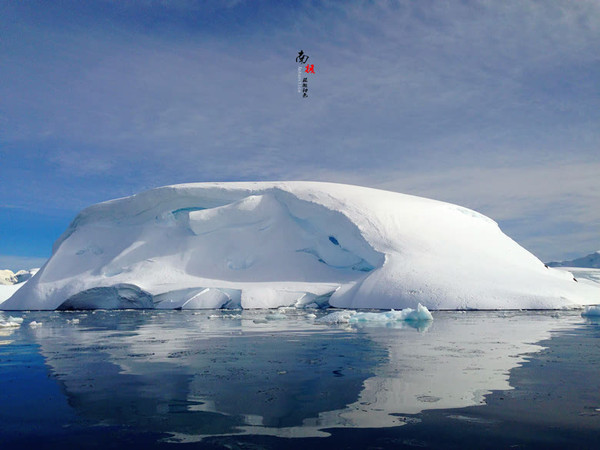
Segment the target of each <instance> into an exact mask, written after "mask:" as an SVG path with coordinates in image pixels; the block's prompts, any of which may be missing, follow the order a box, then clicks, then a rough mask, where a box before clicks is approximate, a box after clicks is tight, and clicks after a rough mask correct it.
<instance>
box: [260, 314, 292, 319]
mask: <svg viewBox="0 0 600 450" xmlns="http://www.w3.org/2000/svg"><path fill="white" fill-rule="evenodd" d="M265 319H267V320H285V319H287V316H286V315H285V314H281V313H270V314H267V315H266V316H265Z"/></svg>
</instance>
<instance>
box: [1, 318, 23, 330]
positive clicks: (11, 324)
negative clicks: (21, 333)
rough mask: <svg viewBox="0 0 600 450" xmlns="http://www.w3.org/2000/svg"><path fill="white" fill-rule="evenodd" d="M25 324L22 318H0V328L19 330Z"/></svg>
mask: <svg viewBox="0 0 600 450" xmlns="http://www.w3.org/2000/svg"><path fill="white" fill-rule="evenodd" d="M22 323H23V319H22V318H20V317H12V316H8V318H6V319H4V318H3V317H2V316H0V328H18V327H20V326H21V324H22Z"/></svg>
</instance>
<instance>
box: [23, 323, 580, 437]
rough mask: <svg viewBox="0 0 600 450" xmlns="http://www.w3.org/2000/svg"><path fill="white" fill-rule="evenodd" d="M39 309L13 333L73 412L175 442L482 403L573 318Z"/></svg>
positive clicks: (393, 419)
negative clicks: (422, 324) (390, 319)
mask: <svg viewBox="0 0 600 450" xmlns="http://www.w3.org/2000/svg"><path fill="white" fill-rule="evenodd" d="M38 314H41V313H38ZM44 314H46V317H44V318H42V319H39V318H35V319H33V318H32V319H31V320H38V321H40V320H41V321H43V322H44V325H43V326H42V327H39V328H35V329H31V328H29V327H27V326H26V325H25V324H24V325H23V327H22V328H21V329H20V330H19V333H26V334H30V335H31V336H32V337H34V338H35V340H36V341H37V343H38V344H39V346H40V351H41V353H42V355H43V356H44V358H45V359H46V364H47V365H48V366H49V368H50V371H51V372H52V376H53V377H54V378H55V379H57V380H58V382H59V383H60V384H61V386H62V389H63V391H64V393H65V395H66V396H67V398H68V402H69V405H71V407H73V408H74V409H75V410H76V412H77V414H78V415H79V416H80V417H83V418H86V419H88V420H92V421H94V422H96V423H101V424H116V425H127V426H132V427H136V428H138V429H142V430H151V431H162V432H168V433H170V434H171V435H172V436H173V439H175V440H197V439H200V438H202V437H203V436H208V435H217V434H234V433H252V434H272V435H277V436H287V437H289V436H320V435H327V433H326V431H323V430H324V429H326V428H330V427H389V426H397V425H401V424H403V423H405V422H406V421H407V420H414V419H413V418H410V417H407V416H406V415H413V414H417V413H419V412H421V411H423V410H426V409H435V408H455V407H462V406H469V405H476V404H481V403H482V402H483V401H484V395H485V394H486V393H488V392H490V391H491V390H500V389H509V388H510V386H509V385H508V371H509V370H510V369H511V368H513V367H515V366H516V365H517V364H519V363H520V362H522V361H523V356H522V355H523V354H524V353H526V352H531V351H537V350H539V349H540V347H539V346H538V345H536V344H535V342H538V341H540V340H543V339H546V338H548V337H549V336H550V331H551V330H558V329H561V328H566V327H569V326H573V324H575V323H580V322H581V318H580V317H579V316H578V315H577V314H569V313H564V314H561V315H560V316H557V315H556V313H497V312H487V313H486V312H469V313H465V314H460V313H456V312H454V313H437V314H435V321H434V322H433V324H431V326H430V328H428V329H426V328H424V329H420V330H416V329H413V328H410V327H407V326H406V325H404V326H402V325H401V326H396V327H389V326H387V327H386V326H383V327H382V326H378V327H373V326H360V327H356V326H352V327H348V326H337V327H333V326H328V325H319V324H316V323H315V322H314V318H312V317H310V316H307V315H306V313H302V312H295V311H286V312H285V314H283V317H282V315H281V314H278V315H273V314H271V315H270V316H269V314H268V313H265V312H258V311H244V312H240V313H235V314H233V313H220V312H214V311H213V312H200V313H198V312H196V313H193V312H182V311H164V312H156V311H153V312H143V311H120V312H117V311H113V312H108V311H107V312H101V311H98V312H96V313H92V312H89V313H64V312H63V313H44ZM32 317H33V316H32ZM73 319H75V320H73ZM26 322H27V319H26Z"/></svg>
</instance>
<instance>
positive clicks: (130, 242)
mask: <svg viewBox="0 0 600 450" xmlns="http://www.w3.org/2000/svg"><path fill="white" fill-rule="evenodd" d="M573 278H574V277H573V274H572V273H570V272H568V271H564V270H555V269H552V268H548V267H546V266H544V264H543V263H542V262H541V261H540V260H539V259H537V258H536V257H535V256H534V255H532V254H531V253H529V252H528V251H527V250H525V249H524V248H522V247H521V246H519V245H518V244H517V243H516V242H514V241H513V240H512V239H510V238H509V237H508V236H506V235H505V234H503V233H502V231H501V230H500V228H499V227H498V225H497V224H496V222H494V221H493V220H491V219H489V218H487V217H485V216H483V215H481V214H479V213H477V212H475V211H472V210H469V209H466V208H463V207H460V206H457V205H452V204H449V203H444V202H439V201H435V200H429V199H425V198H420V197H415V196H410V195H404V194H399V193H394V192H388V191H382V190H376V189H370V188H364V187H358V186H349V185H342V184H333V183H316V182H255V183H194V184H184V185H176V186H166V187H162V188H157V189H154V190H150V191H146V192H142V193H140V194H137V195H133V196H131V197H126V198H121V199H117V200H112V201H108V202H104V203H100V204H97V205H93V206H91V207H89V208H87V209H85V210H83V211H82V212H81V213H80V214H79V215H78V216H77V217H76V218H75V219H74V220H73V222H72V223H71V225H70V226H69V227H68V229H67V230H66V231H65V232H64V233H63V235H62V236H61V237H60V238H59V239H58V240H57V241H56V243H55V245H54V248H53V253H52V257H51V258H50V260H49V261H48V262H47V263H46V264H45V265H44V267H42V268H41V269H40V270H39V272H38V273H36V274H35V275H34V276H33V277H32V278H31V279H30V280H29V281H27V282H26V283H25V284H24V285H23V286H22V287H21V288H20V289H18V290H17V291H16V292H14V293H12V297H10V298H9V299H8V300H6V301H5V302H4V303H1V304H0V309H5V310H25V309H29V310H37V309H42V310H53V309H94V308H107V309H111V308H112V309H118V308H165V309H203V308H210V309H214V308H230V309H236V308H277V307H282V306H294V307H298V308H320V307H326V306H334V307H339V308H374V309H405V308H413V309H415V310H416V309H417V308H418V305H419V304H422V305H424V306H425V307H427V308H428V309H430V310H436V309H560V308H574V307H581V306H583V305H589V304H595V303H600V287H599V286H598V285H597V284H595V283H593V282H591V281H587V280H582V281H580V282H576V281H575V280H574V279H573Z"/></svg>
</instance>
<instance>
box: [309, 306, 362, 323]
mask: <svg viewBox="0 0 600 450" xmlns="http://www.w3.org/2000/svg"><path fill="white" fill-rule="evenodd" d="M355 314H356V311H353V310H350V309H344V310H342V311H335V312H332V313H331V314H327V315H326V316H323V317H321V318H319V319H317V320H315V322H317V323H327V324H335V323H349V322H350V318H351V317H352V316H354V315H355Z"/></svg>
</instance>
